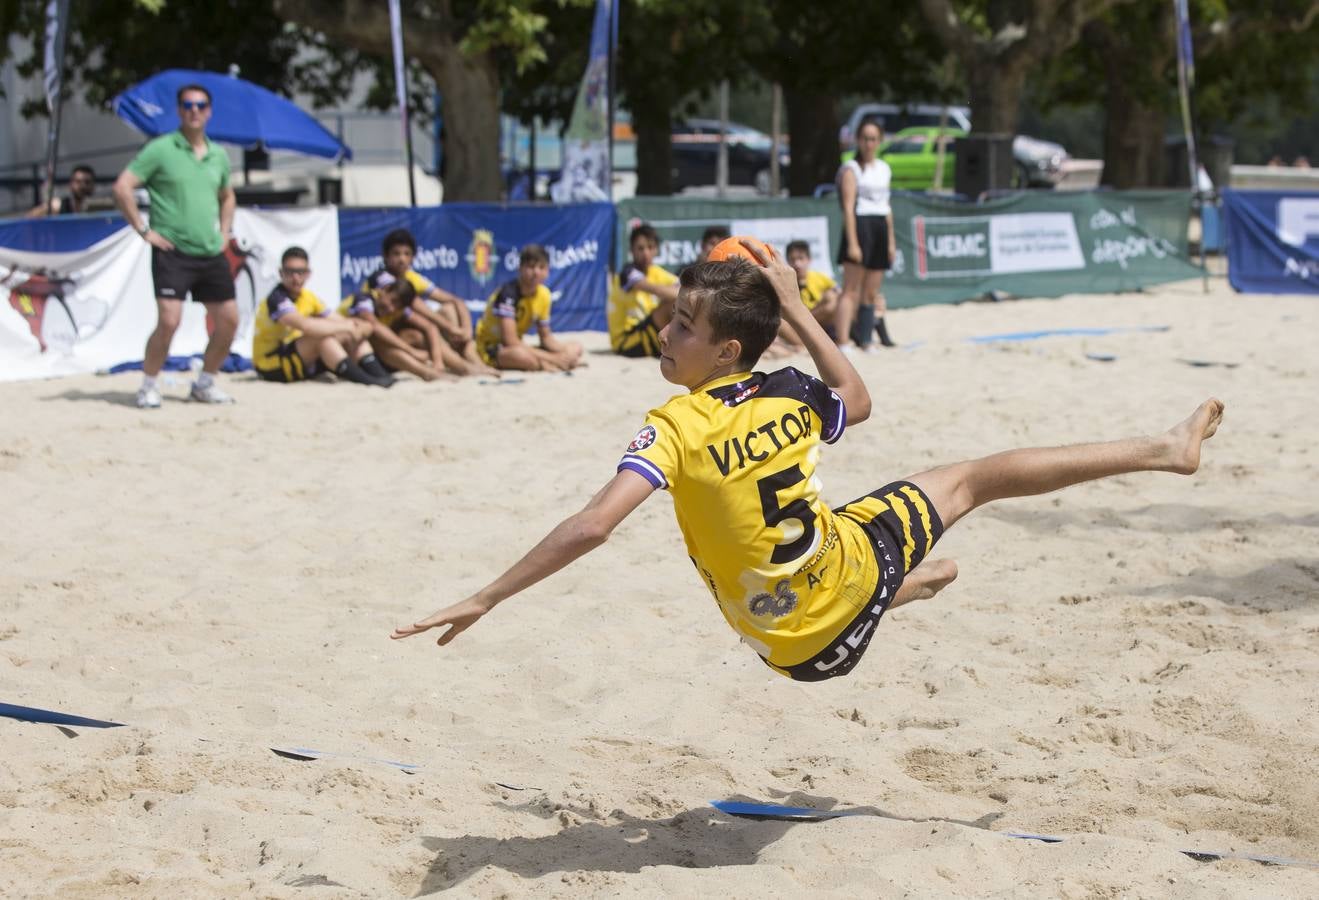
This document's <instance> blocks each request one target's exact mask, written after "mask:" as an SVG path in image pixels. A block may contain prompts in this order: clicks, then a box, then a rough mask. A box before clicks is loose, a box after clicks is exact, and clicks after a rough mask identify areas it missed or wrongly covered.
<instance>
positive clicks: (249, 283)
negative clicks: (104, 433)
mask: <svg viewBox="0 0 1319 900" xmlns="http://www.w3.org/2000/svg"><path fill="white" fill-rule="evenodd" d="M294 245H297V246H300V247H302V248H303V249H305V250H306V251H307V254H308V256H309V257H310V264H311V268H312V275H311V279H310V281H309V282H308V287H309V288H310V289H311V290H312V291H313V292H315V293H316V294H317V295H318V296H319V297H320V298H321V299H322V300H324V301H325V303H326V304H327V305H330V306H334V305H337V302H338V299H339V217H338V214H337V212H336V210H334V209H333V208H332V207H325V208H320V209H297V210H282V211H255V210H246V209H240V210H238V212H237V214H236V215H235V217H234V245H231V247H230V249H229V251H228V253H227V255H228V257H229V260H230V269H231V271H233V272H234V293H235V296H236V298H237V300H238V312H239V329H238V335H237V337H236V338H235V339H234V343H233V345H232V348H231V351H232V352H234V353H237V354H238V355H240V356H243V357H248V358H250V357H251V355H252V328H253V322H254V320H255V316H256V310H257V304H258V303H259V302H260V301H261V300H262V299H264V298H265V296H266V295H267V294H268V293H269V292H270V291H271V289H272V288H274V286H275V284H276V283H277V282H278V281H279V258H280V256H281V255H282V254H283V252H284V250H285V249H286V248H288V247H290V246H294ZM0 295H2V296H0V381H16V380H21V379H27V378H50V377H54V376H58V375H72V374H77V373H80V372H95V371H98V370H103V369H107V368H109V367H111V366H115V365H118V364H120V363H124V362H133V361H139V360H141V359H142V352H143V350H144V348H145V346H146V341H147V337H148V336H149V335H150V334H151V332H152V331H153V330H154V329H155V327H156V301H155V290H154V287H153V285H152V280H151V247H150V246H149V245H148V244H147V243H146V242H145V241H143V240H142V238H140V237H139V236H138V235H137V234H135V233H134V232H133V231H132V230H131V229H130V228H128V227H127V226H125V227H124V228H123V229H121V230H120V231H117V232H115V233H114V234H112V235H110V236H109V237H107V238H105V239H103V240H101V241H100V242H99V243H97V244H94V245H92V246H90V247H87V248H85V249H82V250H76V251H71V252H67V253H36V252H30V251H23V250H15V249H13V248H9V247H0ZM206 342H207V328H206V316H205V309H204V307H203V306H202V304H200V303H193V302H190V301H189V302H188V303H186V304H185V306H184V310H183V321H182V322H181V324H180V325H179V329H178V331H176V332H175V334H174V340H173V342H172V343H171V345H170V354H171V355H172V356H189V355H193V354H199V353H201V352H202V351H203V350H204V349H205V347H206Z"/></svg>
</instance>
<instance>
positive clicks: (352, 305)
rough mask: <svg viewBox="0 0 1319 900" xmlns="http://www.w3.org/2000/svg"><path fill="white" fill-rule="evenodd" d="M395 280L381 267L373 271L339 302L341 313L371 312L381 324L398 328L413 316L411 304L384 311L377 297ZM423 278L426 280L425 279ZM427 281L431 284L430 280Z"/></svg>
mask: <svg viewBox="0 0 1319 900" xmlns="http://www.w3.org/2000/svg"><path fill="white" fill-rule="evenodd" d="M413 274H415V273H413V272H412V271H411V270H409V271H408V275H409V276H411V275H413ZM416 277H417V278H421V276H420V275H417V276H416ZM394 280H395V279H394V276H393V275H390V274H389V273H388V272H386V271H385V270H384V269H380V270H378V271H377V272H375V273H373V274H372V275H371V276H370V277H369V278H367V279H366V280H365V281H363V282H362V286H361V287H359V288H358V289H357V292H356V293H354V294H349V295H348V296H347V297H344V298H343V302H342V303H340V304H339V309H338V313H339V315H341V316H345V317H353V316H358V317H360V316H361V315H362V314H363V313H370V314H371V315H373V316H375V318H376V321H378V322H379V323H380V324H381V325H384V326H385V327H386V328H394V329H395V330H397V328H396V326H397V325H398V323H399V322H406V321H407V320H408V319H410V318H412V308H411V307H410V306H405V307H403V308H402V309H396V310H394V311H393V312H389V313H382V312H380V311H379V310H377V309H376V298H377V297H379V296H380V292H381V291H383V290H384V289H385V288H386V287H388V286H390V285H391V284H393V283H394ZM422 280H423V281H424V280H425V279H422ZM408 281H413V279H412V278H411V277H409V278H408ZM426 283H427V284H430V282H426ZM415 284H416V282H413V285H414V287H415Z"/></svg>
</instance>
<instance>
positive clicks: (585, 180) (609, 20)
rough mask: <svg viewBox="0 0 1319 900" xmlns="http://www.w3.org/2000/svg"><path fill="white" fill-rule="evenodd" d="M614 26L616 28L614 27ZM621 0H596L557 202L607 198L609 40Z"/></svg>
mask: <svg viewBox="0 0 1319 900" xmlns="http://www.w3.org/2000/svg"><path fill="white" fill-rule="evenodd" d="M611 26H612V28H613V31H612V32H611V30H610V29H611ZM617 29H618V9H617V0H596V4H595V20H594V23H593V24H592V26H591V56H590V58H589V59H588V60H587V63H586V72H585V73H584V74H583V75H582V81H581V85H580V86H579V87H578V89H577V102H576V103H575V104H574V105H573V110H572V116H571V117H570V118H569V119H568V130H567V131H566V132H565V133H564V135H563V174H562V177H560V179H559V180H558V181H557V182H556V183H555V184H554V186H553V188H551V193H552V194H553V197H554V202H555V203H574V202H582V201H592V200H609V199H610V198H611V197H612V196H613V193H612V190H611V182H612V181H613V173H612V172H611V170H610V168H609V165H610V161H609V110H610V108H611V106H612V105H613V97H611V96H610V93H609V46H610V39H611V35H612V37H613V40H614V44H615V46H617V36H618V31H617Z"/></svg>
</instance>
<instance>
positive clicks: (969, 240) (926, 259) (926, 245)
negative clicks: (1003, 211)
mask: <svg viewBox="0 0 1319 900" xmlns="http://www.w3.org/2000/svg"><path fill="white" fill-rule="evenodd" d="M911 228H912V238H913V241H914V243H915V245H916V277H917V278H920V279H922V280H924V279H926V278H955V277H957V276H961V275H988V274H989V273H990V271H992V266H991V264H990V258H989V217H988V216H956V217H953V216H949V217H939V218H930V217H927V216H914V217H912V220H911Z"/></svg>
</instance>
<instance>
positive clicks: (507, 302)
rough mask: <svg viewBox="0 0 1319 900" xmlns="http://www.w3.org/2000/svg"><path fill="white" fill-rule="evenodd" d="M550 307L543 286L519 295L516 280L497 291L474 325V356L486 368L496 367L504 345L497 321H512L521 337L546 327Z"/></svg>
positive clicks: (547, 292) (487, 302)
mask: <svg viewBox="0 0 1319 900" xmlns="http://www.w3.org/2000/svg"><path fill="white" fill-rule="evenodd" d="M551 303H552V300H551V297H550V289H549V288H547V287H546V286H545V285H543V284H540V285H537V286H536V290H535V291H533V292H532V293H530V294H523V293H522V288H521V286H520V285H519V284H518V281H517V279H516V278H514V279H513V280H512V281H510V282H507V283H506V284H503V285H501V286H500V287H499V288H497V289H496V290H495V292H494V293H493V294H491V295H490V299H489V300H487V301H486V304H485V313H484V314H482V316H481V319H480V321H479V322H477V323H476V352H477V353H479V354H480V355H481V359H483V360H484V361H485V363H486V365H488V366H493V365H495V361H496V360H497V359H498V358H499V347H500V345H501V344H502V343H503V331H502V329H501V328H500V325H499V320H500V319H512V320H513V321H514V323H516V325H517V330H518V336H519V337H521V336H522V335H524V334H526V333H527V332H528V331H530V330H531V326H532V325H541V324H548V323H549V321H550V306H551Z"/></svg>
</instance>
